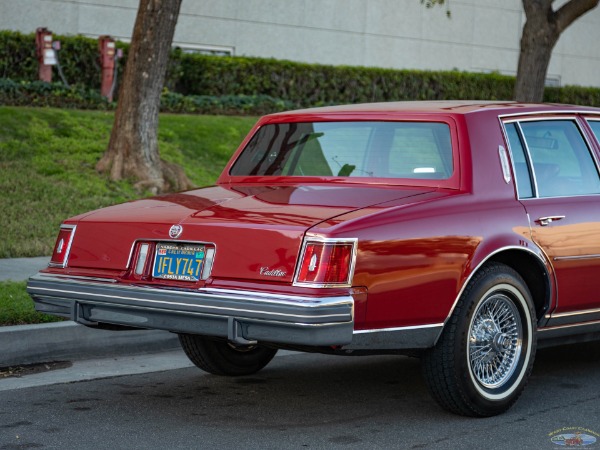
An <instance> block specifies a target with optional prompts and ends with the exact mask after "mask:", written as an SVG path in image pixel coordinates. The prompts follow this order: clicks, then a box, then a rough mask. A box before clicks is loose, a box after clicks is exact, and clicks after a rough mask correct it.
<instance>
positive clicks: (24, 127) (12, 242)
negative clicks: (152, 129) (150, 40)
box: [0, 106, 256, 325]
mask: <svg viewBox="0 0 600 450" xmlns="http://www.w3.org/2000/svg"><path fill="white" fill-rule="evenodd" d="M112 121H113V113H110V112H101V111H73V110H61V109H52V108H18V107H2V106H0V211H1V214H0V224H1V225H2V230H3V236H2V239H0V258H12V257H24V256H43V255H49V254H50V253H51V252H52V246H53V245H54V241H55V239H56V234H57V232H58V226H59V224H60V223H61V222H62V221H63V220H64V219H66V218H67V217H70V216H73V215H76V214H80V213H82V212H85V211H90V210H93V209H97V208H101V207H104V206H108V205H112V204H115V203H119V202H123V201H127V200H131V199H134V198H137V197H139V196H140V194H139V193H137V192H135V190H134V189H133V188H132V183H130V182H128V181H122V182H113V181H110V180H109V179H108V178H107V177H106V176H104V175H100V174H98V173H97V172H96V170H95V165H96V162H97V161H98V160H99V159H100V157H101V156H102V154H103V152H104V150H105V149H106V146H107V145H108V139H109V136H110V131H111V127H112ZM255 121H256V118H253V117H229V116H200V115H193V116H192V115H162V116H161V118H160V125H159V148H160V152H161V156H162V158H163V159H165V160H167V161H170V162H175V163H178V164H180V165H181V166H183V167H184V169H185V172H186V174H187V175H188V177H189V178H190V180H192V182H193V183H194V184H196V185H197V186H206V185H210V184H212V183H214V181H215V180H216V178H217V177H218V175H219V174H220V172H221V170H222V168H223V166H224V165H225V163H226V162H227V161H228V160H229V157H230V156H231V154H232V153H233V152H234V151H235V149H236V148H237V146H238V145H239V143H240V142H241V141H242V139H243V138H244V136H245V135H246V133H247V132H248V130H249V129H250V128H251V126H252V125H253V124H254V122H255ZM141 195H142V196H143V194H141ZM23 286H24V285H23V284H22V283H21V284H19V283H0V324H4V325H8V324H12V323H22V321H23V320H25V321H27V320H31V319H20V317H31V316H27V315H22V314H21V313H20V312H18V310H17V309H14V310H13V309H12V308H8V307H7V304H12V303H13V301H14V299H17V298H19V299H25V300H27V297H24V296H25V295H26V294H24V293H23V295H22V296H21V295H17V294H16V293H15V292H20V291H23ZM19 290H20V291H19ZM26 303H27V304H30V303H31V302H29V301H27V302H26ZM6 311H9V313H8V314H9V316H11V315H12V316H14V318H15V319H14V320H13V319H10V318H7V316H6ZM10 311H14V312H12V313H11V312H10ZM30 312H31V314H34V313H33V310H32V308H31V311H30Z"/></svg>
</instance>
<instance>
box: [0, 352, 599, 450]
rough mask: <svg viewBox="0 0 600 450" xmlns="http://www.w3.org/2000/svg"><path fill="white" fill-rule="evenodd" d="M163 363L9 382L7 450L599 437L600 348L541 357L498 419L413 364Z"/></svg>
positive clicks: (3, 387)
mask: <svg viewBox="0 0 600 450" xmlns="http://www.w3.org/2000/svg"><path fill="white" fill-rule="evenodd" d="M157 356H160V355H154V356H153V355H149V356H146V357H137V358H138V359H137V362H136V363H135V364H134V365H135V366H136V367H137V368H138V370H137V372H140V371H141V372H147V373H137V374H133V375H126V374H127V373H133V372H135V371H136V370H133V369H131V370H130V369H128V368H127V364H124V363H123V361H122V360H118V359H113V360H103V361H99V362H98V361H97V362H88V363H87V364H88V369H87V371H88V372H90V369H89V364H91V367H92V370H91V372H92V373H93V372H94V370H93V366H94V364H96V367H97V368H98V370H97V376H99V377H103V378H97V379H89V378H94V377H93V376H88V377H87V378H88V380H87V381H79V382H75V381H76V380H77V376H75V377H74V376H73V374H74V372H75V374H76V373H77V372H78V370H79V371H81V369H76V367H75V365H74V367H73V368H71V369H65V370H62V371H60V370H59V371H54V372H48V373H46V374H39V375H28V376H24V377H22V378H17V379H15V378H5V379H0V449H25V448H43V449H54V448H56V449H57V448H61V449H79V448H86V449H115V448H128V449H152V448H157V449H158V448H161V449H162V448H169V449H171V448H186V449H191V448H200V449H204V448H207V449H209V448H244V449H287V448H291V449H295V448H297V449H305V448H309V449H320V448H323V449H324V448H327V449H329V448H347V449H355V448H361V449H362V448H368V449H373V448H375V449H379V448H381V449H383V448H386V449H388V448H399V449H404V448H407V449H413V448H415V449H416V448H419V449H421V448H428V449H481V448H486V449H496V448H498V449H507V448H510V449H527V448H531V449H552V448H558V446H557V445H556V444H554V443H552V442H551V440H550V439H551V436H552V434H553V433H554V435H556V434H561V433H568V432H570V431H568V430H563V429H567V428H570V427H575V428H581V429H583V430H590V431H593V432H595V433H600V390H599V389H598V386H599V385H600V344H594V345H586V346H583V347H576V348H573V347H571V348H569V347H567V348H561V349H555V350H543V351H540V352H539V354H538V358H537V361H536V366H535V371H534V374H533V377H532V379H531V381H530V383H529V386H528V387H527V389H526V391H525V393H524V394H523V396H522V397H521V399H520V400H519V402H518V403H517V404H516V405H515V407H513V408H512V409H511V410H510V411H509V412H508V413H505V414H503V415H501V416H498V417H493V418H488V419H470V418H464V417H458V416H454V415H451V414H448V413H446V412H444V411H442V410H440V409H439V408H438V407H437V405H436V404H435V403H434V402H433V401H432V400H431V398H430V397H429V395H428V394H427V391H426V388H425V385H424V384H423V381H422V379H421V376H420V368H419V362H418V360H415V359H410V358H405V357H387V356H386V357H334V356H324V355H310V354H293V353H286V354H284V355H282V356H277V357H276V358H275V359H274V360H273V362H272V363H271V364H270V365H269V366H268V367H267V368H266V369H264V370H263V371H262V372H260V373H258V374H256V375H253V376H249V377H241V378H223V377H217V376H213V375H208V374H204V373H203V372H201V371H199V370H198V369H196V368H195V367H189V364H188V363H187V362H185V360H184V359H181V358H182V355H181V353H177V352H175V353H170V354H165V355H162V356H163V365H159V364H158V363H156V361H154V360H153V359H152V358H156V357H157ZM165 358H166V359H165ZM111 365H113V366H115V368H120V370H121V371H120V372H119V371H117V372H111V371H110V366H111ZM100 368H101V369H100ZM140 368H141V370H140ZM167 369H172V370H167ZM156 370H158V371H156ZM69 374H70V375H69ZM88 375H90V373H88ZM34 379H37V382H36V383H37V384H40V385H38V386H34V387H27V386H32V382H31V380H34ZM81 379H84V378H81ZM40 380H41V381H40ZM44 380H46V381H44ZM36 383H33V384H36ZM561 430H563V431H561ZM587 434H590V432H589V431H588V432H587ZM586 448H600V436H599V437H598V442H597V443H595V444H593V445H590V446H587V447H586Z"/></svg>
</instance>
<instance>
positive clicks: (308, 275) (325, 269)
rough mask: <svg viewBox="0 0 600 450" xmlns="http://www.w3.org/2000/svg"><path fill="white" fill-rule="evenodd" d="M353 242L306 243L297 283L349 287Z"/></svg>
mask: <svg viewBox="0 0 600 450" xmlns="http://www.w3.org/2000/svg"><path fill="white" fill-rule="evenodd" d="M354 247H355V242H354V241H350V242H349V241H340V242H338V241H332V242H311V241H309V242H306V244H305V248H304V254H303V257H302V261H301V262H300V270H299V271H298V276H297V278H296V282H297V283H301V284H317V285H350V283H351V279H350V277H351V272H352V265H353V262H354Z"/></svg>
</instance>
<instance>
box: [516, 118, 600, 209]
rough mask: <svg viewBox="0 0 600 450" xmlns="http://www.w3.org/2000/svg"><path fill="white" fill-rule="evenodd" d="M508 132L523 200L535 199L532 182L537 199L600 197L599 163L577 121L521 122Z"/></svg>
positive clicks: (520, 194) (519, 190) (520, 195)
mask: <svg viewBox="0 0 600 450" xmlns="http://www.w3.org/2000/svg"><path fill="white" fill-rule="evenodd" d="M506 131H507V135H508V138H509V143H510V147H511V152H512V154H513V160H514V161H513V163H514V167H515V173H516V177H517V186H518V193H519V197H520V198H527V197H531V196H534V193H533V192H531V195H530V191H529V189H531V181H532V180H533V181H534V182H535V183H534V187H535V191H536V193H537V196H538V197H561V196H572V195H587V194H597V193H600V177H599V175H598V170H597V168H596V163H595V161H594V158H593V157H592V155H591V153H590V149H589V148H588V146H587V144H586V142H585V139H584V138H583V136H582V134H581V131H580V129H579V127H578V126H577V123H576V121H575V120H568V119H564V120H562V119H561V120H539V121H521V122H518V123H511V124H507V125H506ZM523 143H524V144H525V146H523V145H522V144H523ZM527 155H528V156H529V161H528V160H527ZM529 162H530V163H531V164H528V163H529ZM524 163H526V164H524ZM531 175H533V177H532V176H531ZM528 183H529V186H530V188H528V187H527V186H528Z"/></svg>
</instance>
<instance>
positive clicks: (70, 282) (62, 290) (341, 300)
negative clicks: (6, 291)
mask: <svg viewBox="0 0 600 450" xmlns="http://www.w3.org/2000/svg"><path fill="white" fill-rule="evenodd" d="M111 281H113V282H111ZM27 292H28V293H29V295H31V297H32V298H33V300H34V302H35V309H36V310H37V311H39V312H43V313H47V314H52V315H56V316H61V317H66V318H69V319H71V320H74V321H76V322H79V323H82V324H85V325H93V324H95V323H108V324H116V325H125V326H130V327H136V328H148V329H161V330H168V331H172V332H175V333H190V334H202V335H207V336H217V337H223V338H227V339H229V340H230V341H233V342H236V343H239V344H251V343H255V342H272V343H276V344H277V343H279V344H297V345H310V346H330V345H346V344H349V343H350V342H351V341H352V333H353V329H354V320H353V312H354V311H353V310H354V299H353V298H352V297H351V296H350V295H348V296H340V297H301V296H292V295H280V294H263V293H257V292H251V291H235V290H225V289H199V290H195V291H193V290H183V289H172V288H171V289H164V288H157V287H144V286H137V285H123V284H120V283H119V284H117V283H115V282H114V280H106V281H105V282H103V281H100V280H98V279H93V280H90V279H84V278H75V277H73V278H69V277H62V276H56V275H50V274H43V273H39V274H37V275H34V276H33V277H31V278H30V279H29V281H28V283H27Z"/></svg>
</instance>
